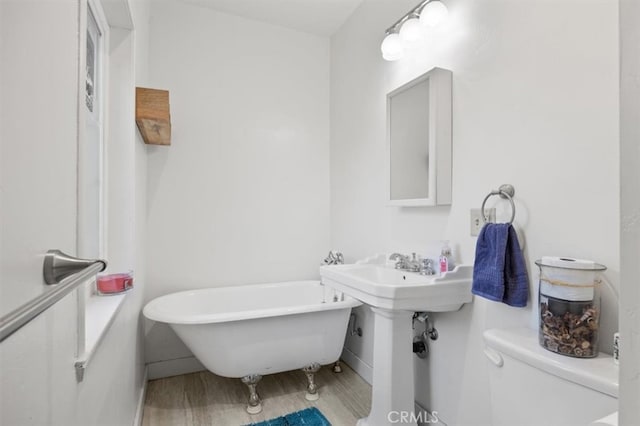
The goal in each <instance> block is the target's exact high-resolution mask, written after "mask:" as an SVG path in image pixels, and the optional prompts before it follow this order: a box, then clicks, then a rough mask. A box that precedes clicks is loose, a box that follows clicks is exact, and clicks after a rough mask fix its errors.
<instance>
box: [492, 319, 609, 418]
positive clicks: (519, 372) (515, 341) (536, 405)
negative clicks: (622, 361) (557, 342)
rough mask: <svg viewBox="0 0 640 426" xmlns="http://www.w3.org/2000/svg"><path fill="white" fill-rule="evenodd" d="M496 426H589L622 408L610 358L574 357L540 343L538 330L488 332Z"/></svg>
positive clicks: (523, 329)
mask: <svg viewBox="0 0 640 426" xmlns="http://www.w3.org/2000/svg"><path fill="white" fill-rule="evenodd" d="M484 341H485V344H486V348H485V355H486V356H487V358H488V360H489V382H490V392H491V394H490V397H491V412H492V416H493V419H492V422H491V424H492V425H493V426H503V425H504V426H507V425H508V426H514V425H518V426H529V425H531V426H533V425H538V426H540V425H545V426H574V425H575V426H587V425H589V424H591V423H593V422H595V421H596V420H598V419H600V418H602V417H605V416H608V415H610V414H611V413H613V412H615V411H617V410H618V366H617V365H615V364H614V362H613V359H612V357H611V356H610V355H606V354H602V353H601V354H599V355H598V356H597V357H596V358H588V359H586V358H571V357H567V356H563V355H559V354H556V353H553V352H550V351H548V350H546V349H544V348H542V347H540V345H539V344H538V334H537V330H533V329H529V328H512V329H490V330H486V331H485V332H484Z"/></svg>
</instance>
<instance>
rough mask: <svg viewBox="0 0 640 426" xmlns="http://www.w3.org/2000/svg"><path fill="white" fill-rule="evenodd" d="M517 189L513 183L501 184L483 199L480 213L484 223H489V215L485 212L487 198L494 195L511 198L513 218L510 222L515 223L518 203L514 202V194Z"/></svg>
mask: <svg viewBox="0 0 640 426" xmlns="http://www.w3.org/2000/svg"><path fill="white" fill-rule="evenodd" d="M515 193H516V190H515V188H514V187H513V185H509V184H508V183H507V184H504V185H500V188H498V189H494V190H492V191H491V192H490V193H489V194H487V196H486V197H484V200H483V201H482V207H481V208H480V214H481V216H482V220H483V222H484V223H487V216H486V215H485V214H484V206H485V204H487V200H488V199H489V198H490V197H491V196H493V195H499V196H500V197H501V198H504V199H506V200H509V202H510V203H511V219H510V220H509V222H508V223H509V224H512V223H513V219H515V218H516V205H515V204H514V202H513V196H514V195H515Z"/></svg>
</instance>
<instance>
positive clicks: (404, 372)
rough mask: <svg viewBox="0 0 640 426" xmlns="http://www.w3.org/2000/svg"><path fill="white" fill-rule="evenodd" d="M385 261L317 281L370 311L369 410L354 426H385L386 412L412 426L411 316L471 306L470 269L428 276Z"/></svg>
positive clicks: (329, 272) (330, 271) (334, 268)
mask: <svg viewBox="0 0 640 426" xmlns="http://www.w3.org/2000/svg"><path fill="white" fill-rule="evenodd" d="M386 259H387V257H386V256H385V255H378V256H375V257H372V258H368V259H365V260H363V261H360V262H358V263H355V264H352V265H326V266H321V267H320V277H321V278H322V283H323V284H324V285H326V286H327V287H331V288H334V289H336V290H338V291H342V292H344V293H346V294H348V295H349V296H351V297H354V298H356V299H358V300H360V301H361V302H364V303H366V304H367V305H369V306H371V307H372V308H371V310H372V312H373V314H374V324H375V326H374V330H373V333H374V335H373V386H372V393H371V411H370V412H369V416H368V417H366V418H364V419H360V420H358V423H357V426H383V425H384V426H388V425H389V424H390V417H389V416H390V413H402V414H401V415H402V416H405V415H406V416H409V417H408V421H406V422H405V421H404V420H403V421H402V423H403V425H406V426H417V421H416V419H417V417H416V416H415V415H414V413H413V410H414V401H415V398H414V396H415V395H414V374H413V353H412V351H411V349H412V342H413V330H412V327H411V325H412V315H413V312H416V311H418V312H422V311H430V312H445V311H457V310H458V309H460V308H461V307H462V305H463V304H465V303H468V302H471V299H472V296H471V281H472V277H473V275H472V272H473V267H471V266H466V265H460V266H458V267H456V268H455V269H454V270H453V271H450V272H446V273H444V274H442V275H440V276H434V275H432V276H428V275H419V274H417V273H415V272H407V271H401V270H398V269H394V268H393V267H389V266H387V265H386ZM410 415H412V416H413V417H411V416H410ZM401 418H402V417H401Z"/></svg>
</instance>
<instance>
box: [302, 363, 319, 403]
mask: <svg viewBox="0 0 640 426" xmlns="http://www.w3.org/2000/svg"><path fill="white" fill-rule="evenodd" d="M318 370H320V364H318V363H317V362H314V363H312V364H309V365H308V366H306V367H305V368H303V369H302V371H304V374H306V375H307V380H308V381H309V385H308V386H307V393H306V395H305V396H304V397H305V398H306V399H307V401H316V400H317V399H318V398H319V397H320V396H319V395H318V385H316V381H315V374H316V372H317V371H318Z"/></svg>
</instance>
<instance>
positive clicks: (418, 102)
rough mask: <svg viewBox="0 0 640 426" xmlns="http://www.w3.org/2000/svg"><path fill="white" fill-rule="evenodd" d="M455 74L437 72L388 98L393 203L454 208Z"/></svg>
mask: <svg viewBox="0 0 640 426" xmlns="http://www.w3.org/2000/svg"><path fill="white" fill-rule="evenodd" d="M451 80H452V75H451V71H448V70H445V69H442V68H433V69H431V70H429V71H427V72H426V73H424V74H422V75H421V76H419V77H417V78H415V79H414V80H412V81H410V82H408V83H406V84H404V85H402V86H401V87H399V88H397V89H396V90H394V91H392V92H390V93H389V94H388V95H387V145H388V158H387V163H388V164H387V167H388V172H389V173H388V180H387V183H388V187H389V190H388V194H389V204H391V205H396V206H436V205H448V204H451V162H452V161H451V160H452V154H451V107H452V105H451Z"/></svg>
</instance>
